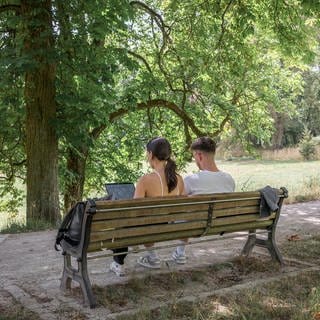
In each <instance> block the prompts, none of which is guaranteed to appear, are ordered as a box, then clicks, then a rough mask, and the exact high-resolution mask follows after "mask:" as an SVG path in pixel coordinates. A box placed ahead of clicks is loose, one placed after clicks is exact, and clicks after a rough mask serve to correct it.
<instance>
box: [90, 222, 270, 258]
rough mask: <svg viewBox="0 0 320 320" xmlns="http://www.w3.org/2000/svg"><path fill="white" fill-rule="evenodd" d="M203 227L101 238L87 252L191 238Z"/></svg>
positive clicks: (235, 228)
mask: <svg viewBox="0 0 320 320" xmlns="http://www.w3.org/2000/svg"><path fill="white" fill-rule="evenodd" d="M271 224H272V220H266V221H259V222H251V223H250V222H249V223H242V224H238V225H237V224H236V225H229V226H220V227H213V228H210V230H209V232H208V233H207V235H217V234H221V233H222V232H223V233H231V232H240V231H248V230H249V229H266V228H267V227H269V226H270V225H271ZM203 232H204V229H203V228H200V229H194V230H183V231H179V232H171V233H160V234H151V235H141V236H136V237H130V238H123V239H115V240H114V241H112V239H108V240H101V241H96V242H93V241H92V242H90V244H89V247H88V252H93V251H99V250H102V249H116V248H123V247H128V246H134V245H143V244H147V243H154V242H162V241H169V240H179V239H183V238H192V237H199V236H201V235H202V234H203Z"/></svg>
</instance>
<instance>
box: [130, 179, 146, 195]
mask: <svg viewBox="0 0 320 320" xmlns="http://www.w3.org/2000/svg"><path fill="white" fill-rule="evenodd" d="M145 197H146V188H145V178H144V176H143V177H141V178H140V179H139V180H138V182H137V184H136V190H135V192H134V196H133V198H134V199H136V198H145Z"/></svg>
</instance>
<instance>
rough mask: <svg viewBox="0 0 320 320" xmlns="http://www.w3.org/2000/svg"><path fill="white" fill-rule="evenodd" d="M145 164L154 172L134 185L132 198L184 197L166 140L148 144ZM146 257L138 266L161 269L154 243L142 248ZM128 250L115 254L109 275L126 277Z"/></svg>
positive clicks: (153, 141) (141, 259) (118, 250)
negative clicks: (111, 272)
mask: <svg viewBox="0 0 320 320" xmlns="http://www.w3.org/2000/svg"><path fill="white" fill-rule="evenodd" d="M146 153H147V161H148V163H149V165H150V167H151V168H152V169H153V171H152V172H151V173H148V174H145V175H143V176H142V177H141V178H140V179H139V180H138V182H137V184H136V189H135V194H134V198H152V197H164V196H177V195H182V194H184V184H183V179H182V177H181V176H180V175H179V174H178V173H177V171H176V169H177V166H176V163H175V161H174V160H172V158H171V146H170V143H169V141H168V140H167V139H165V138H162V137H157V138H154V139H152V140H150V141H149V142H148V143H147V146H146ZM145 247H146V248H147V254H146V255H144V256H142V257H140V258H139V259H138V263H139V264H140V265H142V266H144V267H147V268H160V258H159V256H158V255H157V253H156V252H155V250H154V249H153V243H149V244H145ZM127 251H128V248H120V249H117V251H116V250H114V252H115V253H122V252H124V253H123V254H121V255H118V256H115V257H114V261H113V262H112V263H111V265H110V269H111V271H113V272H114V273H115V274H116V275H118V276H123V275H125V272H124V270H123V265H124V259H125V257H126V252H127Z"/></svg>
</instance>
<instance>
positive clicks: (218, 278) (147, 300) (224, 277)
mask: <svg viewBox="0 0 320 320" xmlns="http://www.w3.org/2000/svg"><path fill="white" fill-rule="evenodd" d="M277 272H280V267H279V264H278V263H277V262H274V261H272V260H271V259H270V258H269V257H268V258H266V257H261V258H260V257H259V258H257V257H250V258H244V257H238V258H235V259H233V260H232V261H228V262H224V263H219V264H215V265H212V266H207V267H201V268H197V269H194V270H179V271H177V270H176V271H172V272H167V273H164V274H149V275H147V276H146V277H143V278H140V277H139V278H130V279H129V280H128V282H127V283H122V284H113V285H110V286H107V287H99V286H94V288H93V290H94V293H95V295H96V296H97V300H98V304H99V305H102V306H105V307H107V308H108V309H110V310H111V311H112V312H119V311H122V310H128V309H135V308H136V307H137V305H139V306H142V305H150V304H151V305H153V304H154V303H166V301H170V302H173V301H175V300H177V299H180V298H181V297H185V296H188V295H197V294H201V293H202V292H207V291H214V290H216V289H220V288H228V287H231V286H233V285H235V284H240V283H243V282H245V281H247V280H248V279H255V278H256V277H258V278H262V277H267V276H271V275H274V274H275V273H277Z"/></svg>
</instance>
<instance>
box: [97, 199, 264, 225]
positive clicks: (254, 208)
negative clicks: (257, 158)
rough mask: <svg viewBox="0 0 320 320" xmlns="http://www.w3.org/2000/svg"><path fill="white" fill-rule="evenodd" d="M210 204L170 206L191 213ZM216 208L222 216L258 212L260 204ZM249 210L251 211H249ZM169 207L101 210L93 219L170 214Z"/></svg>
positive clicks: (216, 212)
mask: <svg viewBox="0 0 320 320" xmlns="http://www.w3.org/2000/svg"><path fill="white" fill-rule="evenodd" d="M208 207H209V204H201V205H198V206H191V205H190V206H182V207H173V208H170V214H171V213H179V212H181V213H191V212H199V211H208ZM213 208H214V215H215V216H220V215H226V214H229V215H232V214H241V213H252V212H258V211H259V204H258V203H257V201H256V200H255V201H254V202H253V203H248V202H247V203H246V205H242V206H240V205H238V206H229V205H227V206H222V205H221V203H219V205H218V204H215V203H214V204H213ZM248 210H249V211H248ZM168 211H169V210H168V208H167V207H164V208H159V209H149V208H147V209H143V208H141V209H137V210H135V209H132V210H126V211H121V214H120V213H119V211H114V212H105V211H99V212H97V213H96V214H95V215H94V216H93V221H97V220H108V219H115V218H119V216H121V219H122V218H123V219H124V218H135V217H143V216H148V217H149V216H152V215H160V214H166V215H167V214H168Z"/></svg>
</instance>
